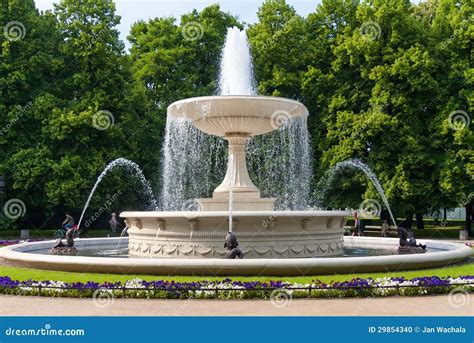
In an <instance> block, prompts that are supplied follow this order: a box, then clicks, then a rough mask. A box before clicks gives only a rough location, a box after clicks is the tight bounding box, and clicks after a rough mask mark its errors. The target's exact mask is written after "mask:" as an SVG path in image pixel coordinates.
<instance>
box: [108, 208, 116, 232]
mask: <svg viewBox="0 0 474 343" xmlns="http://www.w3.org/2000/svg"><path fill="white" fill-rule="evenodd" d="M109 224H110V229H111V230H112V233H117V226H118V221H117V214H116V213H115V212H113V213H112V215H111V217H110V220H109Z"/></svg>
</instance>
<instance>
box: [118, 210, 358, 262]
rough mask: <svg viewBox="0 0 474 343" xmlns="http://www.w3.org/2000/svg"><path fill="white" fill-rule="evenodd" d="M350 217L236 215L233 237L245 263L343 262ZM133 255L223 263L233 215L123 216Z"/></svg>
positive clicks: (297, 213) (296, 213)
mask: <svg viewBox="0 0 474 343" xmlns="http://www.w3.org/2000/svg"><path fill="white" fill-rule="evenodd" d="M349 214H350V213H348V212H346V211H235V212H233V219H232V224H233V225H232V226H233V232H234V234H235V235H236V236H237V239H238V241H239V248H240V249H241V250H242V252H243V253H244V254H245V258H304V257H329V256H339V255H342V252H343V247H344V246H343V239H342V238H343V235H344V224H345V222H346V217H347V216H348V215H349ZM120 216H121V217H123V218H126V222H127V224H128V226H129V230H128V234H129V237H130V238H129V245H128V248H129V254H130V255H133V256H145V257H156V258H167V259H170V258H178V259H179V258H187V259H205V258H221V257H223V256H224V255H226V254H227V252H228V251H227V250H226V249H225V248H224V241H225V237H226V235H227V233H228V231H229V212H228V211H196V212H182V211H180V212H123V213H121V214H120Z"/></svg>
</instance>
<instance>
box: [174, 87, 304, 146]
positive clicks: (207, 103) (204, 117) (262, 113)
mask: <svg viewBox="0 0 474 343" xmlns="http://www.w3.org/2000/svg"><path fill="white" fill-rule="evenodd" d="M168 114H169V115H172V116H175V117H178V118H187V119H190V120H192V121H193V123H194V125H195V126H196V127H197V128H198V129H199V130H201V131H203V132H205V133H208V134H210V135H215V136H221V137H225V136H233V135H235V134H242V135H248V136H256V135H262V134H264V133H267V132H270V131H273V130H276V129H278V128H279V127H280V126H281V125H282V124H283V123H284V122H285V121H287V120H289V119H291V118H293V117H297V116H301V115H307V114H308V109H307V108H306V107H305V106H304V105H303V104H301V103H299V102H298V101H295V100H290V99H285V98H278V97H268V96H240V95H221V96H204V97H197V98H189V99H184V100H180V101H177V102H175V103H173V104H171V105H170V106H169V107H168Z"/></svg>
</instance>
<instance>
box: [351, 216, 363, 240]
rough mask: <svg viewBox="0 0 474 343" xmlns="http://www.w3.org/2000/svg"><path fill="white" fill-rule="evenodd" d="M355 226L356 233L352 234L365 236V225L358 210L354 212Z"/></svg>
mask: <svg viewBox="0 0 474 343" xmlns="http://www.w3.org/2000/svg"><path fill="white" fill-rule="evenodd" d="M354 226H355V228H354V233H353V234H352V235H353V236H354V235H355V234H356V233H357V236H363V235H364V226H363V224H362V221H361V220H360V218H359V214H358V213H357V211H355V212H354Z"/></svg>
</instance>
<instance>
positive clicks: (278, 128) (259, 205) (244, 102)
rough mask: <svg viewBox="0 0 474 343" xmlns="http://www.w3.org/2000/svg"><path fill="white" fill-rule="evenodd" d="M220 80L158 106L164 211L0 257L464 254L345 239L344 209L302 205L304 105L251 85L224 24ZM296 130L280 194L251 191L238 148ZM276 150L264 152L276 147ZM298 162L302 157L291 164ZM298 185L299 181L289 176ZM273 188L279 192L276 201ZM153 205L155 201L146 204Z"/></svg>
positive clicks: (357, 263)
mask: <svg viewBox="0 0 474 343" xmlns="http://www.w3.org/2000/svg"><path fill="white" fill-rule="evenodd" d="M219 84H220V93H221V94H220V95H218V96H205V97H198V98H191V99H183V100H180V101H177V102H175V103H173V104H171V105H170V106H169V107H168V125H167V133H166V138H165V144H164V145H165V148H164V154H165V158H164V160H165V162H164V168H163V192H162V195H161V199H160V204H159V206H161V208H162V211H156V210H154V211H141V212H123V213H121V217H123V218H125V221H126V223H127V226H128V227H129V229H128V231H127V233H128V235H129V237H128V238H127V237H120V238H91V239H77V240H75V242H74V246H75V247H77V256H63V255H60V256H58V255H50V254H49V253H48V252H49V249H50V248H51V246H52V244H53V242H51V241H46V242H27V243H22V244H17V245H12V246H9V247H5V248H2V249H0V257H2V258H4V259H5V260H6V261H8V263H10V264H12V265H15V266H20V267H29V268H40V269H52V270H63V271H73V272H102V273H122V274H128V273H135V274H137V273H143V274H156V275H212V276H216V275H223V276H229V275H284V276H288V275H317V274H327V273H330V274H334V273H354V272H372V271H379V272H380V271H391V270H401V269H417V268H428V267H435V266H445V265H448V264H450V263H454V262H458V261H463V260H464V259H466V258H467V257H469V256H470V255H471V249H470V248H469V247H467V246H464V245H461V244H455V243H451V242H444V241H442V242H440V241H434V240H423V241H422V242H421V243H420V244H423V245H426V247H427V251H426V253H424V254H407V255H398V254H397V249H398V247H399V241H398V239H396V238H376V237H344V236H343V235H344V230H345V229H344V225H345V222H346V217H347V216H349V215H350V213H349V212H347V211H313V210H307V198H308V197H307V194H309V186H308V185H309V181H310V180H309V177H310V174H311V173H310V172H309V171H310V168H309V165H310V163H309V155H310V150H309V147H308V146H309V144H307V143H308V136H307V130H306V127H305V124H306V116H307V115H308V111H307V109H306V107H305V106H304V105H303V104H301V103H299V102H298V101H295V100H290V99H284V98H278V97H265V96H257V95H256V94H255V90H254V89H255V88H254V83H253V81H252V67H251V58H250V53H249V49H248V44H247V40H246V36H245V32H240V31H239V30H238V29H236V28H232V29H229V31H228V35H227V40H226V44H225V47H224V51H223V56H222V71H221V77H220V82H219ZM282 128H284V129H285V128H286V129H288V128H291V130H287V131H284V130H282ZM183 132H184V133H189V136H186V135H185V136H184V137H193V139H194V138H196V140H193V141H192V142H191V143H189V142H186V141H184V142H183V140H182V135H181V134H182V133H183ZM272 132H273V133H272ZM296 132H297V133H298V134H301V137H303V139H305V140H306V141H305V144H301V143H302V142H301V141H300V142H299V143H298V144H292V147H291V149H290V150H291V151H290V153H289V155H290V159H287V160H286V161H288V162H289V164H291V168H289V169H290V170H291V173H288V174H289V176H288V177H289V179H288V178H287V179H285V185H282V188H283V189H284V192H283V193H277V192H273V191H272V192H268V190H267V189H263V191H262V192H261V190H260V189H259V188H258V187H257V186H256V185H255V184H254V183H253V182H252V180H251V177H250V175H249V172H248V169H247V156H246V154H247V152H249V153H250V154H252V153H254V152H255V151H257V150H258V147H257V148H256V146H258V144H256V143H255V141H257V140H259V139H261V138H264V139H265V138H266V137H271V138H270V139H269V140H268V141H267V142H266V143H274V142H278V141H279V140H278V139H275V140H273V139H274V138H275V137H277V138H278V136H279V135H281V138H282V141H284V140H286V139H290V140H291V139H294V137H291V134H290V133H296ZM272 135H273V137H272ZM213 137H219V139H216V138H213ZM301 137H298V138H301ZM175 138H178V139H181V140H182V143H186V144H188V143H189V144H191V146H190V145H189V144H188V145H186V144H185V146H186V148H187V149H194V153H189V151H193V150H189V151H184V150H181V151H180V149H179V147H180V145H179V144H174V143H173V139H175ZM225 141H227V144H228V160H227V169H226V173H225V176H224V175H223V180H222V182H221V183H220V184H219V185H218V186H217V187H216V188H215V189H214V191H213V193H212V196H211V197H207V198H206V197H202V196H201V195H199V194H206V193H207V189H206V188H207V187H208V186H209V185H210V184H213V183H214V180H211V179H210V178H209V175H210V170H211V168H207V167H206V163H207V162H209V159H210V158H209V156H206V153H208V152H213V151H214V152H215V151H220V152H222V151H223V150H224V149H225V147H224V142H225ZM204 142H207V143H209V142H210V144H207V143H206V144H204ZM195 143H196V144H195ZM249 146H250V147H249ZM200 149H203V150H205V152H202V151H200ZM274 152H275V151H273V152H272V154H271V156H276V155H275V154H274ZM297 153H299V154H300V155H299V156H298V155H297ZM176 157H178V158H177V159H176ZM250 160H251V158H250ZM283 160H284V159H283ZM128 162H129V161H128ZM128 162H126V161H119V162H116V163H113V164H112V166H109V167H107V168H106V170H105V171H104V172H103V173H102V174H101V176H100V177H99V179H98V180H97V182H96V184H95V185H94V189H93V191H94V190H95V188H96V187H97V185H98V183H99V182H100V180H101V179H102V177H103V176H104V175H105V174H106V173H107V171H108V170H110V169H111V168H113V166H115V165H122V164H125V165H128V166H131V167H132V168H133V169H134V170H139V169H137V168H138V167H137V166H136V165H134V164H132V165H131V164H130V163H128ZM268 162H269V161H268ZM212 163H213V164H214V165H213V167H219V166H222V167H223V162H221V161H215V160H213V162H212ZM258 163H263V164H265V163H266V161H265V160H264V159H262V158H261V157H259V159H257V161H253V162H251V164H252V165H253V166H255V165H258ZM298 165H302V166H303V167H301V169H298V167H296V166H298ZM343 166H351V167H357V168H359V169H362V170H363V171H364V172H365V173H366V174H367V175H368V176H369V177H371V176H373V177H371V180H372V181H373V182H375V184H376V186H377V185H378V186H380V185H379V184H378V181H377V180H376V178H375V176H374V175H372V174H371V173H370V172H369V170H368V169H366V168H364V166H362V165H360V164H359V163H357V162H354V161H352V162H347V163H345V164H342V165H341V166H340V168H342V167H343ZM135 167H136V168H135ZM263 167H266V165H263ZM193 168H194V169H197V170H193ZM200 168H203V169H204V170H201V169H200ZM281 169H282V170H284V168H281ZM270 170H271V171H272V172H274V171H275V170H274V169H271V168H270ZM189 172H192V175H193V176H195V177H196V180H192V181H193V182H188V181H189V179H186V178H185V177H184V176H186V174H187V173H189ZM281 173H282V172H281V170H280V171H279V172H278V173H277V174H278V175H281ZM222 174H223V173H222ZM218 175H219V176H220V175H221V174H220V173H217V175H213V176H218ZM267 179H268V180H265V181H266V182H260V183H259V185H260V188H263V187H262V185H263V186H272V183H273V181H274V175H273V174H272V173H270V174H269V175H268V176H267ZM258 181H262V180H258ZM299 184H301V185H303V186H301V187H297V186H295V185H299ZM285 187H287V188H285ZM145 188H146V187H145ZM377 188H378V189H379V187H377ZM148 190H149V189H148ZM291 193H292V194H291ZM92 194H93V192H91V195H90V196H89V198H88V200H87V204H88V203H89V200H90V198H91V197H92ZM190 194H191V195H197V196H195V198H196V199H194V197H191V199H189V196H190ZM275 194H278V195H279V196H280V197H283V198H285V199H277V198H276V197H275V196H274V195H275ZM382 198H383V200H384V202H385V201H386V199H385V198H384V197H382ZM87 204H86V207H87ZM152 205H153V207H155V203H154V202H153V204H152ZM387 205H388V204H387ZM387 207H388V206H387ZM179 209H181V211H178V210H179ZM289 209H291V210H289ZM229 231H232V232H233V234H235V236H236V237H237V238H238V241H239V248H240V249H241V250H242V252H243V253H244V254H245V258H244V259H239V260H230V259H224V258H223V257H224V256H225V255H226V254H227V253H228V251H227V250H225V249H224V241H225V239H226V236H227V234H228V232H229ZM344 243H346V247H344ZM122 244H123V246H125V245H127V244H128V255H126V253H125V255H124V254H122V252H121V251H118V250H120V249H119V247H120V246H122ZM348 246H350V247H348ZM110 251H115V252H114V253H110ZM143 257H148V258H143Z"/></svg>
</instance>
